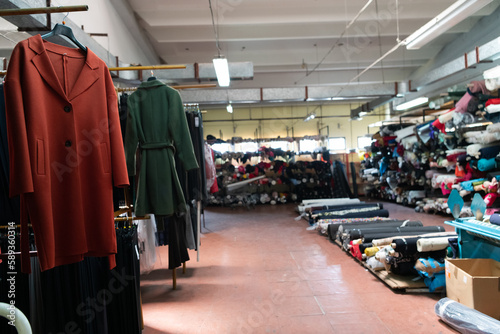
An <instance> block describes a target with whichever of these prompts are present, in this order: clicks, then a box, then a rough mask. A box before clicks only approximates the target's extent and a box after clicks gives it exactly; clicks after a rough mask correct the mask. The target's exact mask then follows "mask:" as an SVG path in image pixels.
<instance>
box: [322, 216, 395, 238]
mask: <svg viewBox="0 0 500 334" xmlns="http://www.w3.org/2000/svg"><path fill="white" fill-rule="evenodd" d="M331 219H335V218H331ZM338 219H342V218H338ZM394 222H399V223H400V224H403V223H404V222H405V221H404V220H398V219H394V220H392V219H391V220H382V219H381V220H367V221H365V222H355V223H354V222H353V223H348V222H346V223H340V224H330V225H328V233H329V234H330V235H333V236H335V235H336V234H337V231H338V230H339V228H340V226H346V225H347V226H351V225H352V226H354V225H355V224H360V225H361V226H366V225H371V224H373V225H375V224H381V223H394Z"/></svg>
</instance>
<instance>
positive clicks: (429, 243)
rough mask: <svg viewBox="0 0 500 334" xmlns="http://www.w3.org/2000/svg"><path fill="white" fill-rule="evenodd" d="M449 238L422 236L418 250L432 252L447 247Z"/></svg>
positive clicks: (418, 241) (418, 243) (418, 242)
mask: <svg viewBox="0 0 500 334" xmlns="http://www.w3.org/2000/svg"><path fill="white" fill-rule="evenodd" d="M448 238H449V237H443V238H422V239H418V240H417V250H418V251H419V252H432V251H439V250H443V249H446V248H447V247H448Z"/></svg>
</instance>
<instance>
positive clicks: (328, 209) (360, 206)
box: [311, 203, 383, 217]
mask: <svg viewBox="0 0 500 334" xmlns="http://www.w3.org/2000/svg"><path fill="white" fill-rule="evenodd" d="M355 209H372V210H380V209H383V206H382V205H381V204H379V203H363V204H346V205H331V206H330V205H329V206H323V208H321V209H319V210H313V211H312V212H311V216H312V217H317V216H321V215H322V214H324V213H329V212H336V211H344V210H355Z"/></svg>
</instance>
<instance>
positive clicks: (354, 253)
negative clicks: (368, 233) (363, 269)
mask: <svg viewBox="0 0 500 334" xmlns="http://www.w3.org/2000/svg"><path fill="white" fill-rule="evenodd" d="M359 246H360V244H355V245H352V247H351V248H350V249H349V251H350V252H351V255H352V256H354V257H355V258H356V259H358V260H359V261H362V260H363V253H362V252H361V251H360V250H359Z"/></svg>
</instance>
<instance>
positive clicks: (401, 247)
mask: <svg viewBox="0 0 500 334" xmlns="http://www.w3.org/2000/svg"><path fill="white" fill-rule="evenodd" d="M442 237H443V236H441V235H434V236H425V234H424V235H421V236H418V237H412V238H401V239H398V238H396V239H394V240H393V241H392V243H393V244H396V248H394V250H395V251H396V252H401V253H416V252H417V241H418V240H419V239H433V238H442Z"/></svg>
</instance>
